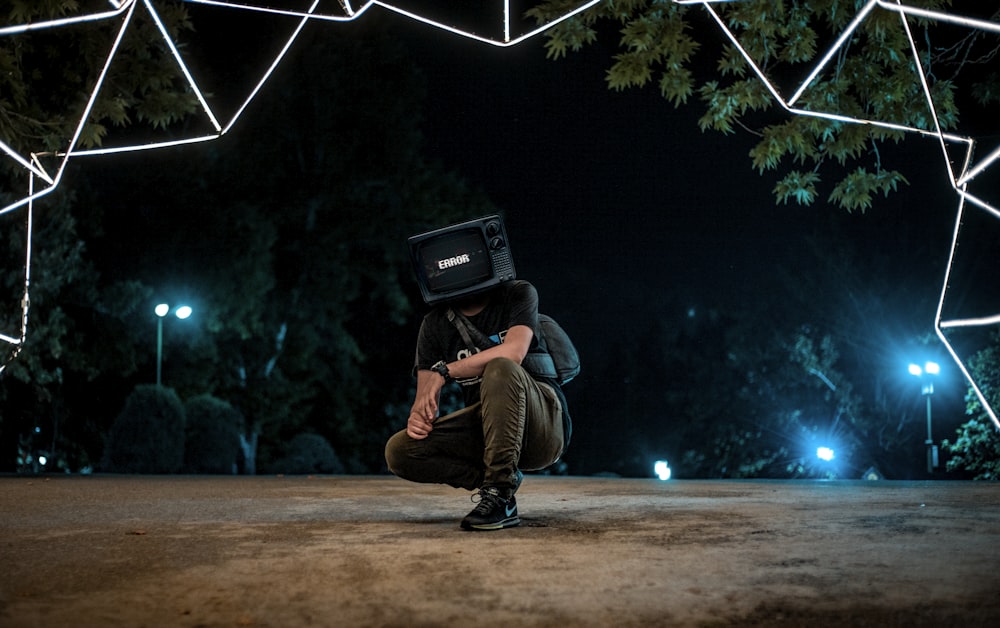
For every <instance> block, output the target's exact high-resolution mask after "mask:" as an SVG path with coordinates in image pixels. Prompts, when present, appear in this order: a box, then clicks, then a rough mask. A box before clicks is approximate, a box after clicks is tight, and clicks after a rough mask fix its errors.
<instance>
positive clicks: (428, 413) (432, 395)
mask: <svg viewBox="0 0 1000 628" xmlns="http://www.w3.org/2000/svg"><path fill="white" fill-rule="evenodd" d="M444 383H445V381H444V378H443V377H441V376H440V375H439V374H437V373H435V372H434V371H428V370H419V371H417V394H416V396H415V397H414V399H413V406H412V407H411V408H410V417H409V418H408V419H407V421H406V433H407V434H409V436H410V438H414V439H417V440H420V439H422V438H427V435H428V434H430V432H431V430H432V429H434V419H436V418H437V414H438V401H439V399H440V397H441V388H443V387H444Z"/></svg>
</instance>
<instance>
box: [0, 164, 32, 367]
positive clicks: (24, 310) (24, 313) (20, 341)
mask: <svg viewBox="0 0 1000 628" xmlns="http://www.w3.org/2000/svg"><path fill="white" fill-rule="evenodd" d="M34 190H35V176H34V175H33V174H29V175H28V193H29V195H30V194H32V193H33V192H34ZM34 209H35V208H34V203H32V202H30V201H29V202H28V216H27V219H26V220H27V223H26V229H25V236H24V241H25V252H24V294H23V296H22V297H21V337H20V338H14V337H12V336H8V335H6V334H0V340H3V341H4V342H7V343H9V344H12V345H14V346H15V347H16V349H15V350H14V352H13V353H12V355H10V356H9V357H8V358H7V360H5V362H4V363H3V364H0V373H2V372H3V370H4V368H6V367H7V364H8V363H9V362H10V361H11V360H13V359H14V358H15V357H17V354H18V353H20V352H21V349H22V348H24V340H25V338H27V337H28V305H29V303H30V301H31V299H30V298H29V297H28V286H29V285H30V284H31V237H32V230H33V228H34Z"/></svg>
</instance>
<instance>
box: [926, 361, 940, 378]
mask: <svg viewBox="0 0 1000 628" xmlns="http://www.w3.org/2000/svg"><path fill="white" fill-rule="evenodd" d="M924 371H926V372H927V374H928V375H937V374H939V373H940V372H941V365H939V364H938V363H937V362H928V363H927V364H925V365H924Z"/></svg>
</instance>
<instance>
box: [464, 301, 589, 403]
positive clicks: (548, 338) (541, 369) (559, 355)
mask: <svg viewBox="0 0 1000 628" xmlns="http://www.w3.org/2000/svg"><path fill="white" fill-rule="evenodd" d="M447 316H448V320H449V321H451V323H452V324H453V325H454V326H455V327H456V328H457V329H458V333H459V334H461V336H462V340H464V341H465V344H466V345H468V347H469V348H470V349H479V348H486V347H491V346H494V345H495V344H496V343H494V342H493V341H492V340H490V339H489V338H487V337H486V336H485V334H483V332H481V331H479V330H478V329H477V328H476V327H475V325H473V324H472V323H470V322H469V319H467V318H465V317H464V316H462V315H461V314H459V313H457V312H455V311H454V310H452V309H451V308H448V312H447ZM473 338H474V339H475V341H473ZM521 366H523V367H524V370H526V371H528V372H529V373H531V375H532V376H534V377H542V378H546V379H553V380H555V381H556V382H558V383H559V385H563V384H566V383H568V382H569V381H570V380H572V379H573V378H574V377H576V376H577V375H579V374H580V354H579V353H577V350H576V347H574V346H573V341H572V340H571V339H570V337H569V334H567V333H566V331H565V330H564V329H563V328H562V327H561V326H560V325H559V323H557V322H556V321H555V319H553V318H552V317H551V316H547V315H545V314H539V315H538V348H537V349H535V350H534V351H529V352H528V354H527V355H526V356H524V360H523V361H522V362H521Z"/></svg>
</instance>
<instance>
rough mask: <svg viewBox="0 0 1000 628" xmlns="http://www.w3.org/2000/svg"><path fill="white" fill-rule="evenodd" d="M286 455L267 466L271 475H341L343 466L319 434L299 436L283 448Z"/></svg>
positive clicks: (327, 442)
mask: <svg viewBox="0 0 1000 628" xmlns="http://www.w3.org/2000/svg"><path fill="white" fill-rule="evenodd" d="M285 449H286V451H287V453H286V454H285V455H284V456H282V457H281V458H279V459H278V460H275V461H274V462H272V463H271V464H270V465H268V471H269V472H271V473H293V474H307V473H343V472H344V465H343V463H341V461H340V458H338V457H337V453H336V452H335V451H334V450H333V447H331V446H330V443H329V441H327V440H326V439H325V438H323V437H322V436H320V435H319V434H299V435H297V436H295V437H294V438H292V440H291V441H290V442H289V443H288V445H287V447H286V448H285Z"/></svg>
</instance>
